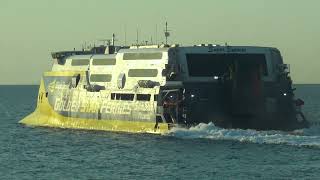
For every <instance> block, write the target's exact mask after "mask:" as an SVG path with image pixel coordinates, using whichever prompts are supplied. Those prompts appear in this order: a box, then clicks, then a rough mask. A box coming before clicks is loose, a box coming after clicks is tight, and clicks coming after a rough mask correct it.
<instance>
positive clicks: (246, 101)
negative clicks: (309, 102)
mask: <svg viewBox="0 0 320 180" xmlns="http://www.w3.org/2000/svg"><path fill="white" fill-rule="evenodd" d="M247 87H248V86H247ZM184 88H185V92H184V97H185V98H184V101H183V103H182V106H183V109H184V110H183V111H184V114H185V115H184V118H183V117H181V118H180V120H179V122H178V123H180V124H186V125H187V126H192V125H196V124H199V123H209V122H213V123H214V124H215V125H216V126H218V127H222V128H240V129H256V130H284V131H291V130H295V129H302V128H307V127H309V123H308V122H307V121H306V120H305V117H304V116H303V114H302V113H301V112H297V111H296V108H295V106H294V103H293V102H294V101H293V97H292V96H289V95H288V96H281V95H280V96H278V97H275V98H273V99H274V100H275V101H274V102H273V103H272V104H271V105H270V103H269V102H268V101H267V100H266V99H268V95H269V94H270V92H263V91H262V88H261V90H260V91H261V92H256V91H257V89H255V88H251V89H253V90H250V88H247V89H245V90H244V89H243V87H240V88H234V84H232V82H219V83H185V84H184ZM241 88H242V89H241ZM245 88H246V87H245ZM265 89H267V88H265ZM268 103H269V104H268ZM269 106H271V107H269ZM270 109H271V110H270ZM270 111H271V112H270ZM298 116H300V118H299V120H298V118H297V117H298Z"/></svg>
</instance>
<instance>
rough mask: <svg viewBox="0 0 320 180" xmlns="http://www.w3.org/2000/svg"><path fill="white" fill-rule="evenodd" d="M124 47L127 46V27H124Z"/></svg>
mask: <svg viewBox="0 0 320 180" xmlns="http://www.w3.org/2000/svg"><path fill="white" fill-rule="evenodd" d="M124 45H125V46H126V45H127V25H124Z"/></svg>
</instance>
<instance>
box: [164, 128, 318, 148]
mask: <svg viewBox="0 0 320 180" xmlns="http://www.w3.org/2000/svg"><path fill="white" fill-rule="evenodd" d="M169 135H170V136H174V137H178V138H186V139H187V138H191V139H195V138H205V139H213V140H232V141H239V142H250V143H258V144H286V145H293V146H311V147H320V127H319V126H314V127H311V128H308V129H300V130H295V131H291V132H283V131H256V130H242V129H223V128H219V127H216V126H215V125H214V124H213V123H209V124H204V123H201V124H199V125H197V126H195V127H191V128H189V129H185V128H173V129H172V130H171V131H170V133H169Z"/></svg>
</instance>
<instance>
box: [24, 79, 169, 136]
mask: <svg viewBox="0 0 320 180" xmlns="http://www.w3.org/2000/svg"><path fill="white" fill-rule="evenodd" d="M45 93H46V92H45V89H44V82H43V80H41V85H40V89H39V95H44V94H45ZM39 98H41V101H40V100H39ZM39 98H38V103H37V107H36V110H35V111H34V112H33V113H31V114H30V115H28V116H27V117H25V118H24V119H22V120H21V121H20V122H19V123H22V124H25V125H30V126H43V127H55V128H71V129H86V130H104V131H122V132H130V133H154V134H162V133H166V132H168V124H167V123H159V124H158V128H157V129H155V128H154V127H155V123H152V122H139V121H122V120H97V119H81V118H72V117H65V116H62V115H60V114H58V113H57V112H55V111H54V110H53V109H52V107H51V106H50V104H49V102H48V99H47V98H46V97H39Z"/></svg>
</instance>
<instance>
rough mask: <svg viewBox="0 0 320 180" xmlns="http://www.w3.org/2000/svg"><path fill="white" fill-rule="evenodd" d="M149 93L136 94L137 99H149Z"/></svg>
mask: <svg viewBox="0 0 320 180" xmlns="http://www.w3.org/2000/svg"><path fill="white" fill-rule="evenodd" d="M150 97H151V94H137V101H150Z"/></svg>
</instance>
